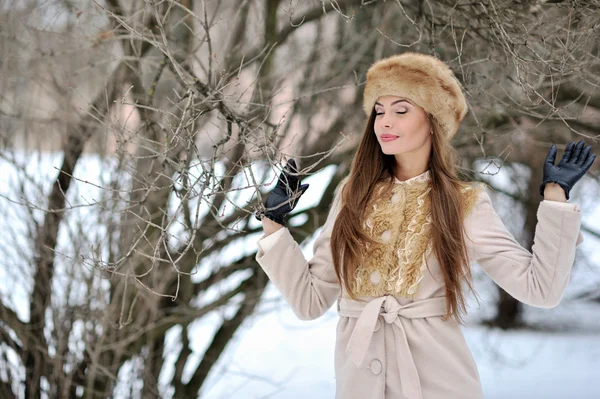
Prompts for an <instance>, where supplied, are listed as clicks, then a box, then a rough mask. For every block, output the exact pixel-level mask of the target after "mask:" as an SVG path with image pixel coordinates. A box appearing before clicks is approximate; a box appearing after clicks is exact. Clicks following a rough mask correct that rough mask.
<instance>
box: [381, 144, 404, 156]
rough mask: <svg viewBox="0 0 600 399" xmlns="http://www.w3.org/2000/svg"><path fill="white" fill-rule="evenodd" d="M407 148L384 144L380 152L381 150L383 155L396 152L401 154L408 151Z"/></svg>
mask: <svg viewBox="0 0 600 399" xmlns="http://www.w3.org/2000/svg"><path fill="white" fill-rule="evenodd" d="M408 151H409V150H407V149H406V148H391V147H387V148H386V147H385V146H381V152H383V153H384V154H385V155H396V154H402V153H403V152H408Z"/></svg>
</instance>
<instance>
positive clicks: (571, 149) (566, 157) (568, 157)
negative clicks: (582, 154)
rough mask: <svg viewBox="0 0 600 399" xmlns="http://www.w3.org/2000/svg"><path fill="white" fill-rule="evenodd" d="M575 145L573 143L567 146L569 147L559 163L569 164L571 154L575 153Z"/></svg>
mask: <svg viewBox="0 0 600 399" xmlns="http://www.w3.org/2000/svg"><path fill="white" fill-rule="evenodd" d="M574 145H575V143H574V142H572V141H571V142H570V143H569V144H567V147H566V148H565V153H564V154H563V156H562V159H561V160H560V162H559V163H564V162H569V159H571V154H572V153H573V146H574Z"/></svg>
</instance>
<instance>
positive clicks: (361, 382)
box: [256, 189, 583, 399]
mask: <svg viewBox="0 0 600 399" xmlns="http://www.w3.org/2000/svg"><path fill="white" fill-rule="evenodd" d="M486 190H487V189H485V190H484V191H481V193H480V194H479V197H478V199H477V202H476V205H475V207H474V208H473V210H472V211H471V212H470V213H469V214H468V216H467V217H466V218H465V232H466V237H465V238H466V243H467V249H468V252H469V259H471V260H473V261H476V262H477V263H478V264H479V265H480V266H481V267H482V269H483V270H484V271H485V272H486V273H487V274H488V275H489V276H490V277H491V278H492V279H493V280H494V281H495V282H496V283H497V284H498V285H500V286H501V287H502V288H504V289H505V290H506V291H507V292H508V293H510V294H511V295H512V296H513V297H515V298H516V299H518V300H519V301H521V302H523V303H526V304H528V305H531V306H536V307H543V308H550V307H554V306H556V305H557V304H558V303H559V302H560V300H561V298H562V295H563V293H564V290H565V287H566V285H567V283H568V282H569V278H570V273H571V267H572V266H573V260H574V257H575V249H576V247H577V246H578V245H579V244H580V243H581V242H582V241H583V237H582V235H581V233H580V232H579V229H580V225H581V213H580V211H579V209H578V208H577V205H575V204H571V203H561V202H556V201H546V200H542V201H541V202H540V205H539V208H538V212H537V217H538V224H537V226H536V231H535V237H534V245H533V255H532V254H531V253H530V252H529V251H527V250H526V249H524V248H523V247H522V246H521V245H520V244H519V243H518V242H517V241H516V240H515V239H514V237H513V236H512V235H511V234H510V233H509V231H508V230H507V229H506V228H505V226H504V224H503V222H502V221H501V219H500V218H499V216H498V214H497V213H496V211H495V210H494V208H493V207H492V203H491V200H490V196H489V194H488V193H487V192H486ZM339 193H340V190H339V189H338V190H337V191H336V196H335V199H334V201H333V205H332V207H331V210H330V212H329V215H328V218H327V220H326V222H325V225H324V226H323V229H322V230H321V231H320V233H319V235H318V236H317V238H316V240H315V242H314V244H313V252H314V255H313V257H312V259H310V260H309V261H307V260H306V259H305V257H304V256H303V254H302V251H301V249H300V247H299V246H298V244H297V243H296V242H295V241H294V239H293V237H292V235H291V234H290V232H289V230H288V229H287V228H281V229H280V230H278V231H277V232H275V233H273V234H271V235H269V236H267V237H265V236H264V235H263V236H262V237H261V238H260V239H259V241H258V243H257V244H258V248H259V249H258V252H257V254H256V261H257V262H258V263H259V264H260V266H261V267H262V268H263V269H264V271H265V273H266V274H267V275H268V276H269V279H270V280H271V282H272V283H273V284H274V285H275V286H276V287H277V288H278V289H279V291H280V292H281V293H282V295H283V297H284V298H285V300H286V301H287V303H288V304H289V305H290V306H291V308H292V310H293V311H294V313H295V314H296V315H297V316H298V318H300V319H302V320H312V319H316V318H318V317H320V316H321V315H323V314H324V313H325V312H326V311H327V310H328V309H329V308H330V307H331V306H332V305H333V303H334V302H335V301H336V299H337V300H338V306H337V309H338V314H339V316H340V318H339V320H338V324H337V330H336V345H335V359H334V366H335V376H336V399H392V398H393V399H401V398H406V399H454V398H455V399H459V398H460V399H475V398H482V397H483V393H482V388H481V383H480V379H479V373H478V370H477V366H476V364H475V362H474V359H473V356H472V354H471V351H470V350H469V348H468V346H467V343H466V341H465V338H464V336H463V333H462V330H461V328H460V325H458V324H456V323H454V322H452V321H442V320H441V318H440V317H439V316H441V315H443V314H444V312H445V288H444V282H443V277H442V273H441V270H440V267H439V263H438V262H437V260H436V259H435V256H434V255H433V254H431V255H430V257H429V258H428V263H429V266H430V270H431V273H430V272H429V271H427V272H426V275H425V276H424V277H423V280H422V281H421V284H420V286H419V291H418V293H417V295H416V297H415V299H414V300H412V299H409V298H406V297H396V296H391V295H385V296H381V297H362V298H368V299H369V300H370V301H369V302H368V303H366V304H365V303H361V302H358V301H353V300H351V299H349V298H347V297H346V295H344V292H345V291H342V289H341V287H340V284H339V282H338V280H337V276H336V274H335V271H334V267H333V263H332V257H331V249H330V245H329V243H330V237H331V229H332V227H333V223H334V222H335V219H336V216H337V213H338V212H339V209H340V195H339ZM469 238H470V239H469Z"/></svg>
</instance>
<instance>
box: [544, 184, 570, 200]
mask: <svg viewBox="0 0 600 399" xmlns="http://www.w3.org/2000/svg"><path fill="white" fill-rule="evenodd" d="M544 200H547V201H558V202H567V195H566V194H565V190H564V189H563V188H562V187H561V186H560V185H559V184H558V183H547V184H546V185H545V186H544Z"/></svg>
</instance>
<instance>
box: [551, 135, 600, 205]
mask: <svg viewBox="0 0 600 399" xmlns="http://www.w3.org/2000/svg"><path fill="white" fill-rule="evenodd" d="M584 146H585V148H584ZM591 151H592V146H590V145H584V142H583V140H581V141H579V142H578V143H577V145H575V143H574V142H572V141H571V142H570V143H569V144H567V148H565V153H564V154H563V157H562V159H561V160H560V162H559V163H558V165H556V166H554V159H555V157H556V146H555V145H554V144H552V146H551V147H550V151H548V155H547V156H546V161H545V162H544V178H543V182H542V185H541V186H540V194H541V195H542V197H543V196H544V188H545V187H546V184H547V183H550V182H553V183H558V184H559V185H560V186H561V187H562V188H563V190H565V195H566V197H567V199H569V192H570V191H571V189H572V188H573V185H574V184H575V183H577V181H578V180H579V179H581V177H582V176H583V175H585V172H587V170H588V169H589V168H590V167H591V166H592V164H593V163H594V160H595V159H596V155H595V154H591Z"/></svg>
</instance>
